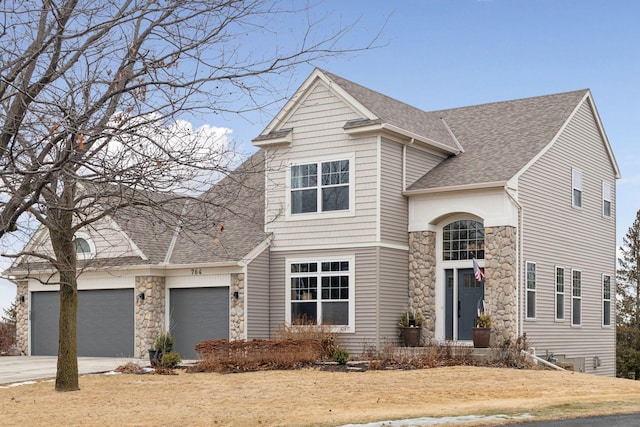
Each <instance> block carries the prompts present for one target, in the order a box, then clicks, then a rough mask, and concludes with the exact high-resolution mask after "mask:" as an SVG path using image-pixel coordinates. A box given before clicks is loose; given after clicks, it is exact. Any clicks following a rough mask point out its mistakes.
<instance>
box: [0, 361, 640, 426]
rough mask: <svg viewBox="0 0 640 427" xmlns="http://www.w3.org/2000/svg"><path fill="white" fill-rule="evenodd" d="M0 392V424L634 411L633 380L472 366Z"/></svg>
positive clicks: (637, 396)
mask: <svg viewBox="0 0 640 427" xmlns="http://www.w3.org/2000/svg"><path fill="white" fill-rule="evenodd" d="M80 387H81V390H80V391H77V392H70V393H57V392H55V391H54V390H53V383H52V382H39V383H37V384H33V385H23V386H19V387H12V388H3V389H0V424H1V425H22V426H38V425H47V426H52V425H65V426H72V425H100V426H152V425H153V426H216V425H220V426H337V425H341V424H346V423H364V422H372V421H381V420H388V419H404V418H414V417H424V416H434V417H439V416H454V415H470V414H476V415H490V414H498V413H504V414H509V415H518V414H522V413H525V412H528V413H531V414H533V415H535V416H536V419H538V420H540V419H550V418H563V417H569V416H580V415H591V414H611V413H626V412H637V411H638V410H639V408H640V381H631V380H625V379H614V378H602V377H597V376H593V375H586V374H579V373H571V372H556V371H540V370H514V369H498V368H478V367H462V366H461V367H447V368H436V369H425V370H411V371H368V372H346V373H345V372H322V371H318V370H314V369H305V370H299V371H265V372H253V373H242V374H185V373H180V375H175V376H161V375H128V374H123V375H114V376H109V375H88V376H83V377H82V378H81V379H80Z"/></svg>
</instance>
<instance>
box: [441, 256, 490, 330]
mask: <svg viewBox="0 0 640 427" xmlns="http://www.w3.org/2000/svg"><path fill="white" fill-rule="evenodd" d="M454 274H455V275H456V276H457V277H456V278H457V281H455V282H454ZM483 285H484V282H478V281H476V278H475V276H474V274H473V268H465V269H459V270H454V269H447V270H445V319H446V324H445V337H446V339H458V340H471V339H472V332H471V329H472V328H473V327H474V326H475V325H476V318H477V317H478V305H479V302H480V300H482V297H483ZM454 290H455V291H456V292H454ZM454 302H455V303H454ZM454 330H455V331H456V332H457V334H456V335H455V336H454V334H453V331H454Z"/></svg>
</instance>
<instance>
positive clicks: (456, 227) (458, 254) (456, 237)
mask: <svg viewBox="0 0 640 427" xmlns="http://www.w3.org/2000/svg"><path fill="white" fill-rule="evenodd" d="M472 258H475V259H484V225H483V224H482V223H481V222H478V221H473V220H470V219H463V220H459V221H454V222H452V223H451V224H448V225H446V226H445V227H444V228H443V230H442V259H443V260H444V261H456V260H464V259H472Z"/></svg>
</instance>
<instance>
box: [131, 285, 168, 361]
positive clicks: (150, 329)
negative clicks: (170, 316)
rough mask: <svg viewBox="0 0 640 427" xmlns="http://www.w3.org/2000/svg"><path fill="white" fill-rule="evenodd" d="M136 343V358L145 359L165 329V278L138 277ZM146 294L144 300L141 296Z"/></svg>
mask: <svg viewBox="0 0 640 427" xmlns="http://www.w3.org/2000/svg"><path fill="white" fill-rule="evenodd" d="M135 286H136V287H135V299H136V303H135V304H136V307H135V312H136V314H135V316H136V343H135V352H136V354H135V357H139V358H141V359H145V358H147V357H148V354H149V353H148V351H149V349H152V348H153V344H154V342H155V339H156V337H157V336H158V334H160V333H161V332H162V331H163V330H164V329H165V327H164V310H165V278H164V277H162V276H138V277H136V285H135ZM141 293H144V300H142V299H141V298H140V297H139V295H140V294H141Z"/></svg>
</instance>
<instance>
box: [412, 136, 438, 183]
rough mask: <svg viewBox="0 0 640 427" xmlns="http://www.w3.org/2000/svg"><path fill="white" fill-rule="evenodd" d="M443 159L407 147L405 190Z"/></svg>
mask: <svg viewBox="0 0 640 427" xmlns="http://www.w3.org/2000/svg"><path fill="white" fill-rule="evenodd" d="M443 160H444V159H443V158H442V157H440V156H436V155H435V154H432V153H429V152H427V151H424V150H420V149H418V148H415V147H411V146H409V147H407V154H406V168H407V172H406V178H405V179H406V182H405V185H406V188H409V187H410V186H411V184H413V183H414V182H416V181H417V180H418V179H420V178H422V177H423V176H424V175H425V174H426V173H427V172H429V171H430V170H431V169H433V168H434V167H436V166H437V165H438V163H440V162H441V161H443Z"/></svg>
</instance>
